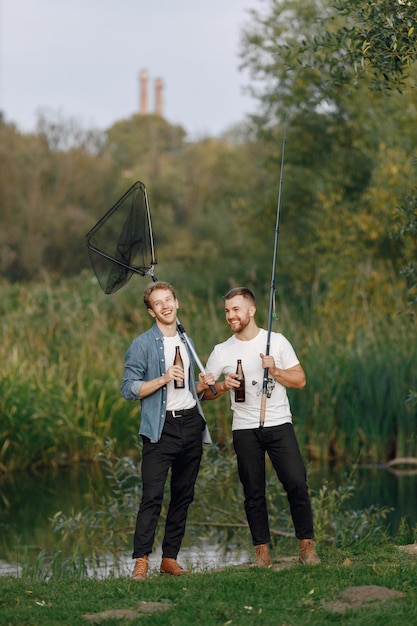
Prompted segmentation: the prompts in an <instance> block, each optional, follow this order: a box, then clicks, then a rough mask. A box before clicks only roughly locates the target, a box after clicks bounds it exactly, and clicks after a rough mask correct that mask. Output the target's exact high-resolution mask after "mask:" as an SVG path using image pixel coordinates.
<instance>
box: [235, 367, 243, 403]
mask: <svg viewBox="0 0 417 626" xmlns="http://www.w3.org/2000/svg"><path fill="white" fill-rule="evenodd" d="M236 374H237V379H236V380H238V381H239V382H240V387H237V388H236V389H235V402H245V374H244V373H243V367H242V361H241V359H238V360H237V367H236Z"/></svg>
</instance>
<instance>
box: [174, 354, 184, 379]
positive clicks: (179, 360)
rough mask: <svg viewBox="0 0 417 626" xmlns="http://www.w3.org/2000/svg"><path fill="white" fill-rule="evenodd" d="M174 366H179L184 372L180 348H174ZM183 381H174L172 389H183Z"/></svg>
mask: <svg viewBox="0 0 417 626" xmlns="http://www.w3.org/2000/svg"><path fill="white" fill-rule="evenodd" d="M174 365H179V367H181V369H182V370H183V371H184V363H183V360H182V357H181V352H180V347H179V346H175V357H174ZM184 387H185V381H183V380H174V388H175V389H184Z"/></svg>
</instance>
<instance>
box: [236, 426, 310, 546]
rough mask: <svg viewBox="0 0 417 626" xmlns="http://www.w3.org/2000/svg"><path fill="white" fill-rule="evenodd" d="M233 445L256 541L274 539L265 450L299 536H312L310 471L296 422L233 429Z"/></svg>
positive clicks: (267, 541) (250, 526) (253, 538)
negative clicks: (283, 492)
mask: <svg viewBox="0 0 417 626" xmlns="http://www.w3.org/2000/svg"><path fill="white" fill-rule="evenodd" d="M233 446H234V449H235V452H236V456H237V463H238V471H239V478H240V481H241V483H242V486H243V492H244V495H245V511H246V517H247V520H248V524H249V528H250V531H251V535H252V541H253V545H255V546H257V545H259V544H261V543H269V541H270V539H271V537H270V533H269V523H268V509H267V503H266V497H265V479H266V477H265V452H267V453H268V456H269V458H270V459H271V462H272V465H273V467H274V469H275V471H276V474H277V476H278V479H279V480H280V482H281V483H282V485H283V487H284V489H285V491H286V493H287V498H288V502H289V505H290V512H291V517H292V520H293V524H294V528H295V535H296V537H297V538H298V539H312V538H313V536H314V528H313V514H312V509H311V501H310V496H309V492H308V486H307V474H306V469H305V465H304V462H303V459H302V457H301V453H300V449H299V446H298V443H297V439H296V436H295V432H294V428H293V425H292V424H282V425H281V426H271V427H269V428H253V429H249V430H234V431H233Z"/></svg>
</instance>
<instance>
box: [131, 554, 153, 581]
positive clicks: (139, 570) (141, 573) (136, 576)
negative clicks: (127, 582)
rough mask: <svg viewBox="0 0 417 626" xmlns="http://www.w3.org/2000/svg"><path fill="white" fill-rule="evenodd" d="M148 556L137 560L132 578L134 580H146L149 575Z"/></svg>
mask: <svg viewBox="0 0 417 626" xmlns="http://www.w3.org/2000/svg"><path fill="white" fill-rule="evenodd" d="M148 567H149V563H148V555H147V554H145V556H141V557H140V558H138V559H136V563H135V567H134V568H133V572H132V578H133V580H146V574H147V573H148Z"/></svg>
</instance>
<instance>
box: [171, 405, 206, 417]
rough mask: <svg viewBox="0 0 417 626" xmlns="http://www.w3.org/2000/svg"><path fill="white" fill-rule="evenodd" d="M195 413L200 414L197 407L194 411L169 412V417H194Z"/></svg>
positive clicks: (194, 407)
mask: <svg viewBox="0 0 417 626" xmlns="http://www.w3.org/2000/svg"><path fill="white" fill-rule="evenodd" d="M194 413H198V409H197V407H196V406H193V408H192V409H180V410H178V411H167V417H186V416H187V415H193V414H194Z"/></svg>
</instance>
